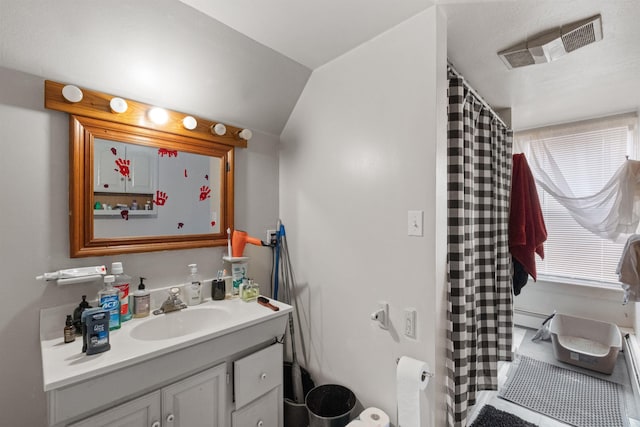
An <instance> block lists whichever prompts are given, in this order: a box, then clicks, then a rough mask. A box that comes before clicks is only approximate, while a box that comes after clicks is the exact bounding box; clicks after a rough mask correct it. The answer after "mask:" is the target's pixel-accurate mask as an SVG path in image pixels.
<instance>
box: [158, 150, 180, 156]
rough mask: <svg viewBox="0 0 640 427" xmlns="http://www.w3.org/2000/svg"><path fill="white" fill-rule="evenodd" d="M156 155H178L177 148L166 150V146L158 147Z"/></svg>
mask: <svg viewBox="0 0 640 427" xmlns="http://www.w3.org/2000/svg"><path fill="white" fill-rule="evenodd" d="M158 155H159V156H160V157H164V156H169V157H178V150H168V149H166V148H158Z"/></svg>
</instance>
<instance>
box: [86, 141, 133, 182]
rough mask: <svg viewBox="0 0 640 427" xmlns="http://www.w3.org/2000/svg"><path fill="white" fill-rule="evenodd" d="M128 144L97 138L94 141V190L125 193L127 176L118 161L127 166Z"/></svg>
mask: <svg viewBox="0 0 640 427" xmlns="http://www.w3.org/2000/svg"><path fill="white" fill-rule="evenodd" d="M125 147H126V145H125V144H123V143H122V142H115V141H108V140H106V139H99V138H96V139H94V141H93V191H99V192H103V193H123V192H124V191H125V183H126V178H125V176H124V175H123V174H122V173H120V167H119V166H118V162H120V163H122V164H123V166H126V158H127V154H126V148H125Z"/></svg>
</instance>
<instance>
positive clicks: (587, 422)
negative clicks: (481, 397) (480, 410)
mask: <svg viewBox="0 0 640 427" xmlns="http://www.w3.org/2000/svg"><path fill="white" fill-rule="evenodd" d="M621 392H622V390H621V386H620V385H619V384H616V383H613V382H611V381H606V380H602V379H599V378H595V377H592V376H590V375H585V374H583V373H580V372H575V371H573V370H568V369H564V368H561V367H559V366H554V365H551V364H549V363H545V362H541V361H539V360H535V359H532V358H530V357H526V356H521V355H520V356H518V357H517V359H516V360H515V361H514V362H512V366H511V368H510V371H509V378H508V380H507V383H506V384H505V386H504V387H503V388H502V390H501V391H500V392H499V396H500V397H501V398H503V399H505V400H508V401H510V402H513V403H515V404H517V405H520V406H524V407H525V408H529V409H531V410H533V411H536V412H539V413H541V414H544V415H547V416H549V417H551V418H555V419H557V420H559V421H562V422H564V423H567V424H571V425H573V426H577V427H622V426H628V421H627V417H626V416H625V411H624V400H623V396H621Z"/></svg>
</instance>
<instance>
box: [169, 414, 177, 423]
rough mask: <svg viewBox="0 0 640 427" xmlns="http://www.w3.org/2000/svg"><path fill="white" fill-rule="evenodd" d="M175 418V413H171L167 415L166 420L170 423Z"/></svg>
mask: <svg viewBox="0 0 640 427" xmlns="http://www.w3.org/2000/svg"><path fill="white" fill-rule="evenodd" d="M175 419H176V416H175V415H173V414H169V415H167V422H168V423H172V422H173V420H175Z"/></svg>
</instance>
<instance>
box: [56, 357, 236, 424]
mask: <svg viewBox="0 0 640 427" xmlns="http://www.w3.org/2000/svg"><path fill="white" fill-rule="evenodd" d="M226 377H227V369H226V364H224V363H223V364H221V365H218V366H216V367H214V368H211V369H208V370H206V371H204V372H201V373H199V374H196V375H193V376H191V377H188V378H186V379H184V380H182V381H178V382H177V383H175V384H171V385H169V386H167V387H164V388H162V389H160V390H158V391H155V392H153V393H149V394H147V395H145V396H142V397H140V398H137V399H135V400H132V401H130V402H127V403H124V404H122V405H119V406H116V407H114V408H112V409H109V410H106V411H104V412H101V413H99V414H98V415H94V416H92V417H89V418H86V419H84V420H82V421H80V422H77V423H73V424H70V425H69V427H116V426H117V427H122V426H126V427H197V426H203V427H204V426H207V427H223V426H225V407H226V394H227V393H226Z"/></svg>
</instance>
